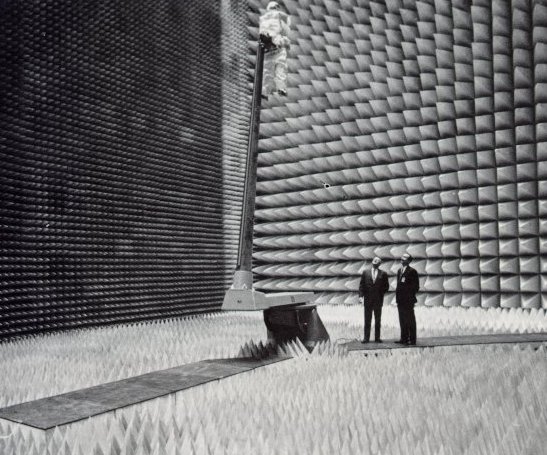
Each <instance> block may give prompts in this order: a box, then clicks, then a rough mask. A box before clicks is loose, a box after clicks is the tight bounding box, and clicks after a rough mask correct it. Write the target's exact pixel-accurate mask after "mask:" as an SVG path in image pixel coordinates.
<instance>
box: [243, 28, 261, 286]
mask: <svg viewBox="0 0 547 455" xmlns="http://www.w3.org/2000/svg"><path fill="white" fill-rule="evenodd" d="M264 53H265V45H264V43H263V41H262V38H261V39H259V41H258V46H257V49H256V68H255V75H254V84H253V99H252V105H251V119H250V122H249V123H250V126H249V142H248V144H247V161H246V166H245V187H244V190H243V206H242V209H241V225H240V230H239V250H238V254H237V270H240V271H245V272H252V260H253V228H254V212H255V199H256V169H257V162H258V132H259V129H260V107H261V101H262V75H263V72H264ZM251 283H252V281H251Z"/></svg>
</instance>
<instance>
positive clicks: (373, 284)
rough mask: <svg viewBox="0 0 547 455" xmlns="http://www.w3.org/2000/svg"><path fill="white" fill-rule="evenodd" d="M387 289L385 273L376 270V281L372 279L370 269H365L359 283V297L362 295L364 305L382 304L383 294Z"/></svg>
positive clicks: (387, 283)
mask: <svg viewBox="0 0 547 455" xmlns="http://www.w3.org/2000/svg"><path fill="white" fill-rule="evenodd" d="M388 289H389V282H388V280H387V273H386V272H384V271H383V270H378V275H377V276H376V281H373V280H372V271H370V270H365V271H364V272H363V274H362V275H361V281H360V283H359V297H364V300H365V305H382V304H383V303H384V294H385V293H386V292H387V290H388Z"/></svg>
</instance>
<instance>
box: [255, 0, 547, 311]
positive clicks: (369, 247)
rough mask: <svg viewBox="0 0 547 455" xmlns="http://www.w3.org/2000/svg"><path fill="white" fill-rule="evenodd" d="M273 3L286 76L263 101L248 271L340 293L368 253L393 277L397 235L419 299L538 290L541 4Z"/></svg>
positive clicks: (350, 298) (487, 297)
mask: <svg viewBox="0 0 547 455" xmlns="http://www.w3.org/2000/svg"><path fill="white" fill-rule="evenodd" d="M284 4H285V6H286V8H287V10H288V11H289V13H290V15H291V17H292V21H293V30H292V36H291V38H292V42H293V46H292V48H291V50H290V52H289V56H290V58H289V72H290V74H289V91H288V96H287V98H273V99H270V100H269V101H267V102H265V103H263V110H262V126H261V135H262V137H261V141H260V154H259V170H258V174H259V182H258V198H257V213H256V226H255V272H256V273H257V274H258V275H259V279H258V282H257V287H259V288H260V289H263V290H268V291H277V290H313V291H316V292H318V293H319V301H321V302H356V301H357V294H356V290H357V287H358V280H359V274H360V272H361V270H362V269H363V267H364V266H365V265H368V264H369V263H370V260H371V259H372V257H373V255H375V254H377V255H380V256H381V257H383V258H384V260H385V261H386V262H385V264H384V266H385V268H387V269H388V270H389V271H390V272H391V273H392V276H393V273H394V272H395V270H396V268H397V267H398V265H397V259H398V258H399V256H400V255H401V254H402V253H403V252H404V251H409V252H410V253H411V254H412V255H413V256H414V258H415V263H414V264H415V267H416V268H417V269H418V271H419V272H420V274H421V285H422V292H421V293H420V295H419V301H420V303H422V304H426V305H433V306H437V305H445V306H457V305H462V306H484V307H498V306H501V307H525V308H531V307H535V308H538V307H541V306H543V307H544V308H545V307H547V299H546V296H547V294H546V292H547V285H546V284H547V276H546V269H547V255H546V254H547V251H546V250H547V244H546V236H547V203H546V200H545V197H546V195H547V182H546V179H547V163H546V160H547V6H546V4H545V3H544V2H541V1H528V0H513V1H506V0H499V1H495V2H490V1H488V0H474V1H464V0H453V1H450V0H431V1H414V0H408V1H407V0H387V1H378V2H375V1H358V0H341V1H331V0H321V1H319V0H315V1H314V0H301V1H297V0H286V1H285V2H284ZM252 5H253V8H254V12H255V14H254V16H252V21H253V23H254V24H256V23H257V17H258V13H259V6H260V7H263V5H259V4H258V3H257V2H252ZM251 30H252V31H254V32H255V33H256V28H254V27H253V28H252V29H251ZM393 289H394V282H393V280H392V282H391V290H393Z"/></svg>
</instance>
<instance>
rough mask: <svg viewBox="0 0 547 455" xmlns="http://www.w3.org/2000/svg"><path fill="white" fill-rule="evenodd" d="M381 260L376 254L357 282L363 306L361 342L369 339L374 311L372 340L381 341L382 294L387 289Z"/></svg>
mask: <svg viewBox="0 0 547 455" xmlns="http://www.w3.org/2000/svg"><path fill="white" fill-rule="evenodd" d="M381 264H382V260H381V259H380V258H379V257H378V256H376V257H375V258H374V259H373V260H372V268H371V270H365V271H364V272H363V275H362V276H361V281H360V283H359V298H360V300H361V301H362V302H363V303H364V306H365V338H363V341H361V343H368V342H369V340H370V326H371V323H372V313H374V341H376V342H377V343H381V342H382V339H381V338H380V327H381V323H382V305H383V304H384V294H385V293H386V292H387V290H388V289H389V283H388V280H387V273H386V272H384V271H383V270H380V265H381Z"/></svg>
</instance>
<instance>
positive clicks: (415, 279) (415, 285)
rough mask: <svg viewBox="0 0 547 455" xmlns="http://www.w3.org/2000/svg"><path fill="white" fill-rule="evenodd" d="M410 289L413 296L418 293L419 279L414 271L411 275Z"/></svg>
mask: <svg viewBox="0 0 547 455" xmlns="http://www.w3.org/2000/svg"><path fill="white" fill-rule="evenodd" d="M412 288H413V291H414V294H417V293H418V291H419V290H420V278H419V276H418V272H417V271H416V269H414V271H413V273H412Z"/></svg>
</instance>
